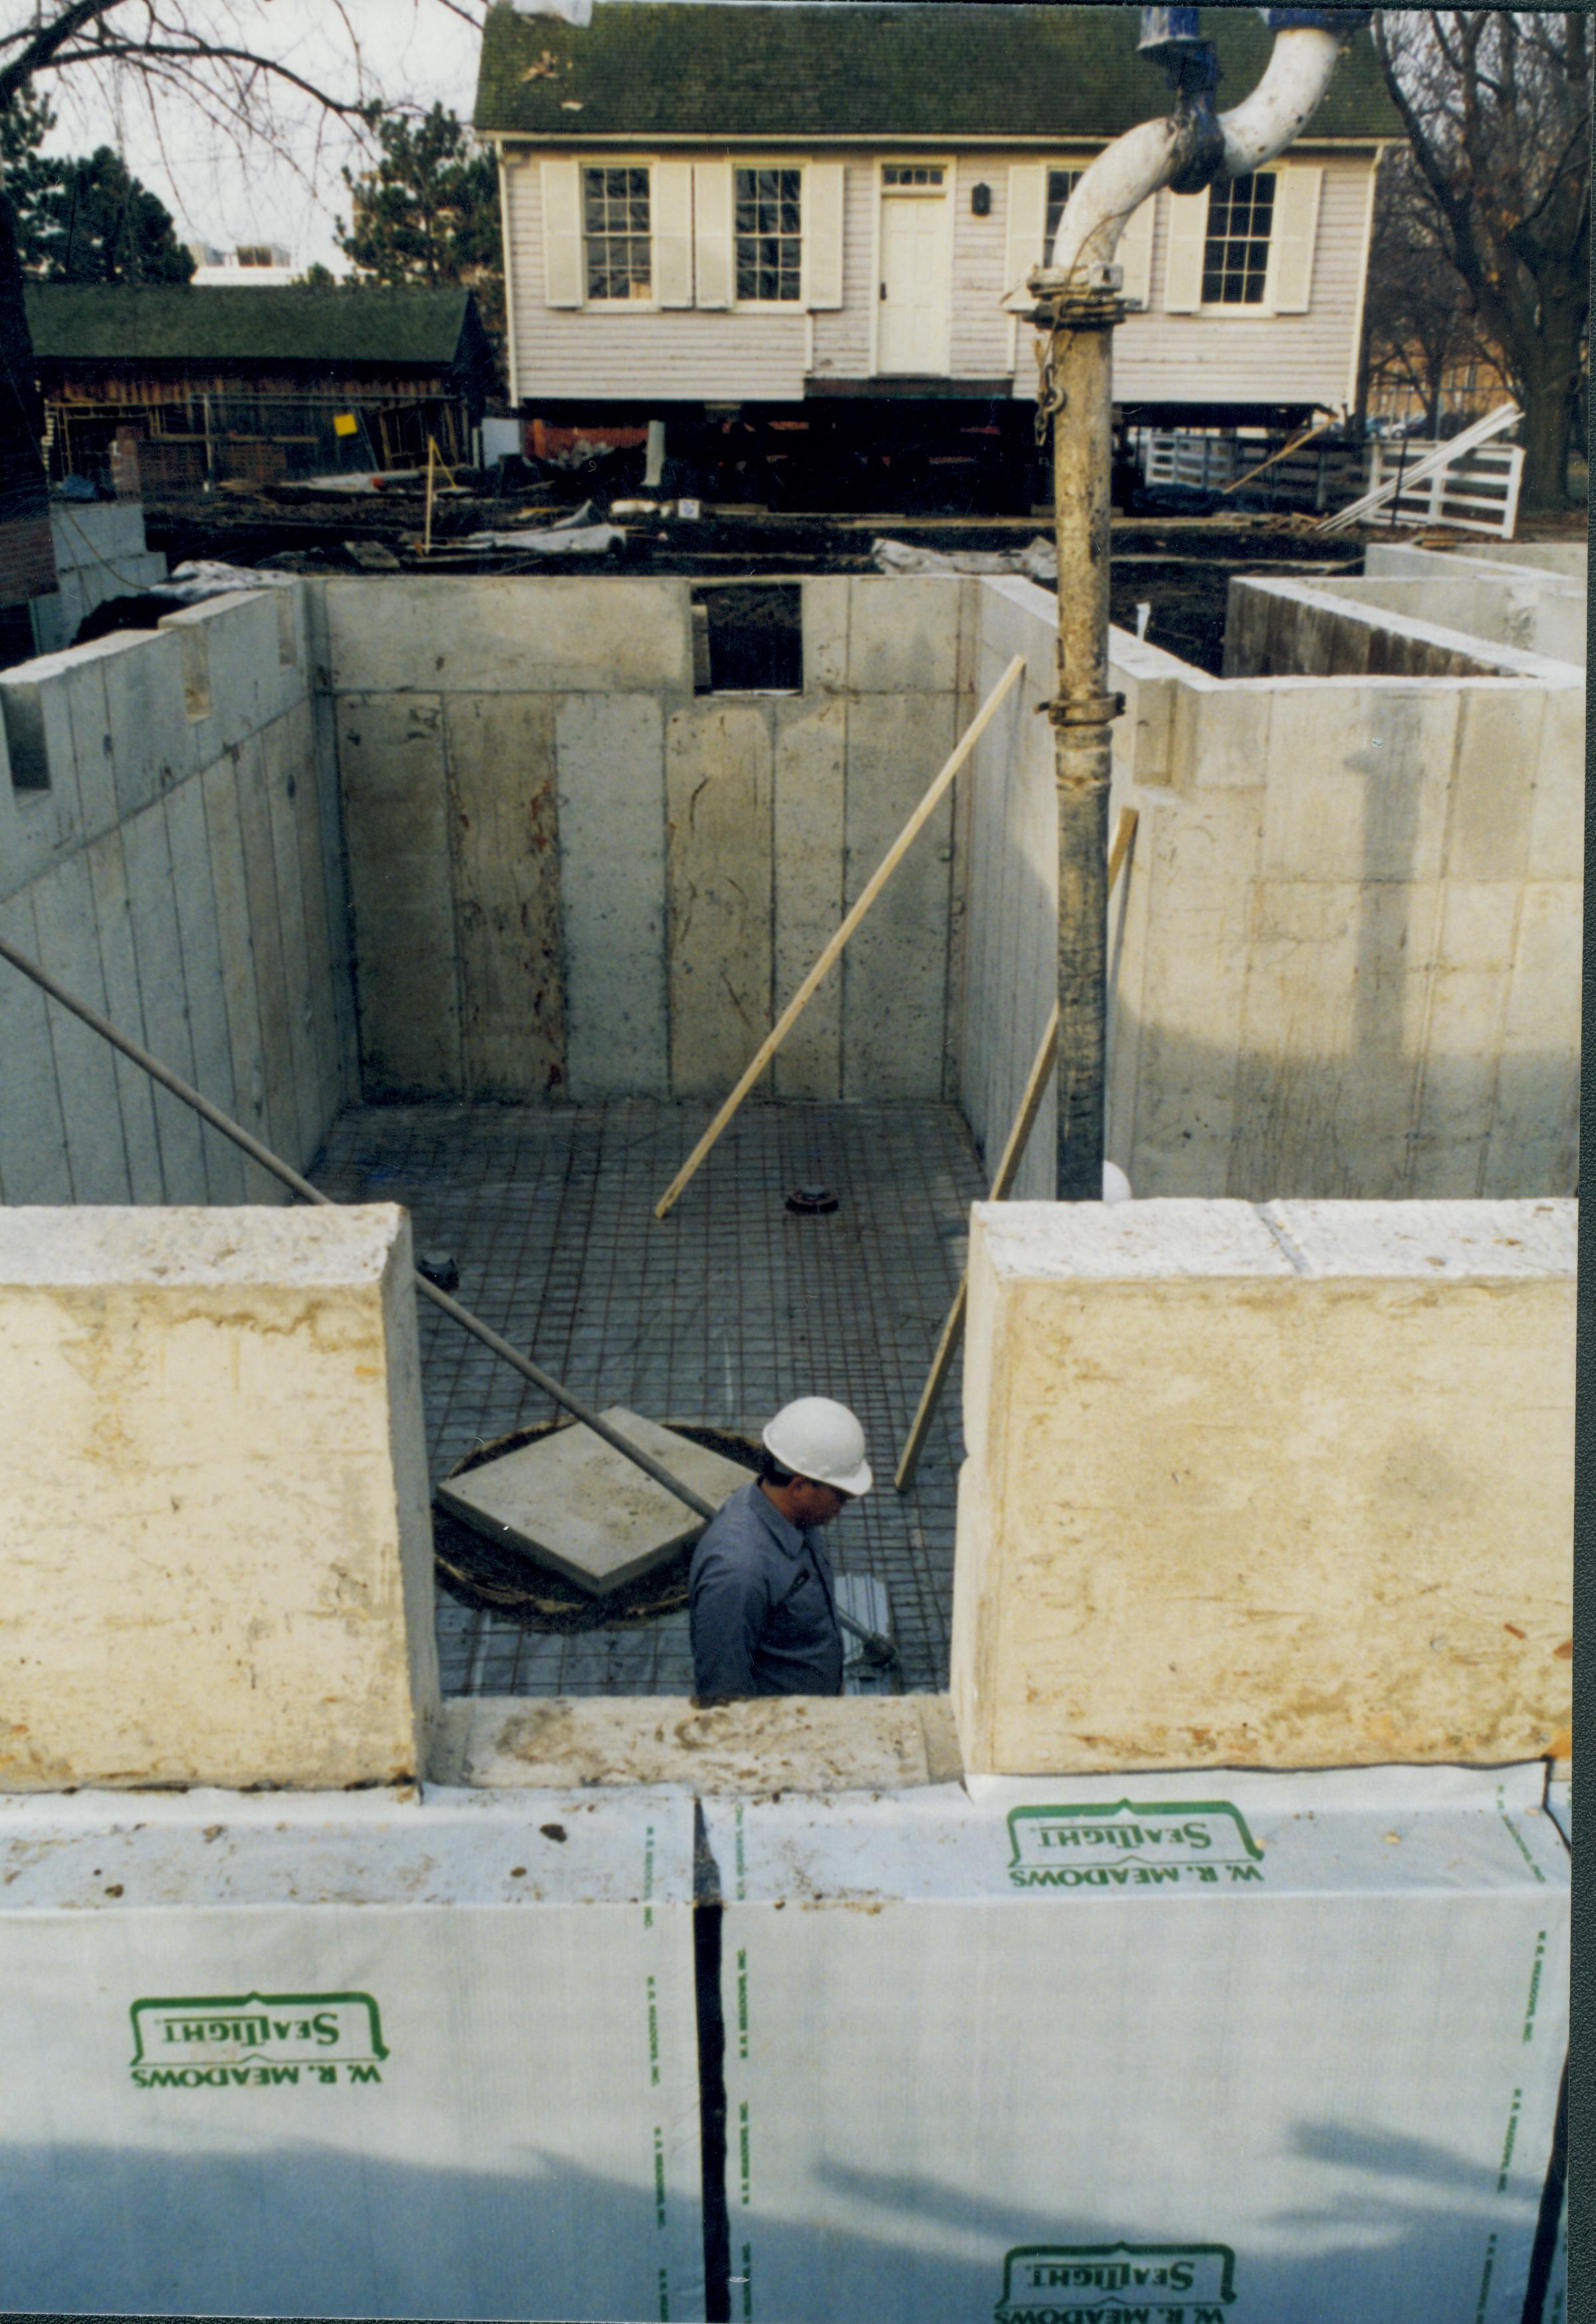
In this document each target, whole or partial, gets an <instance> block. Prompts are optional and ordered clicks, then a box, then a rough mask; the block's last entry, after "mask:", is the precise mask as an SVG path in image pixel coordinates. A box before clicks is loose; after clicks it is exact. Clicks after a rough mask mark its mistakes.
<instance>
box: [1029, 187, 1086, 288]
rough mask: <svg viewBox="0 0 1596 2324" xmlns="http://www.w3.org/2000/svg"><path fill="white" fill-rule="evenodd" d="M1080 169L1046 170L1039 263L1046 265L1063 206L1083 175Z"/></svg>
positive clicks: (1062, 214)
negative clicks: (1043, 223) (1045, 198)
mask: <svg viewBox="0 0 1596 2324" xmlns="http://www.w3.org/2000/svg"><path fill="white" fill-rule="evenodd" d="M1083 174H1084V173H1083V171H1080V170H1049V171H1048V172H1047V232H1046V233H1045V234H1044V235H1043V236H1042V256H1041V261H1040V263H1041V264H1042V265H1044V266H1045V265H1046V264H1047V261H1048V259H1049V257H1050V256H1051V255H1052V251H1053V237H1054V235H1056V233H1057V232H1058V221H1059V219H1060V218H1061V217H1063V216H1064V206H1065V204H1066V202H1067V201H1068V199H1069V198H1070V196H1071V195H1072V194H1073V193H1074V192H1075V188H1076V187H1077V186H1078V185H1079V184H1080V182H1081V179H1082V176H1083Z"/></svg>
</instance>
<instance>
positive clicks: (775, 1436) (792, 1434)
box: [763, 1396, 872, 1494]
mask: <svg viewBox="0 0 1596 2324" xmlns="http://www.w3.org/2000/svg"><path fill="white" fill-rule="evenodd" d="M763 1437H764V1444H765V1450H766V1451H767V1452H773V1453H774V1454H775V1456H776V1458H777V1460H778V1461H780V1463H781V1465H782V1467H783V1468H784V1469H790V1470H791V1471H792V1472H793V1475H794V1476H795V1477H808V1478H810V1479H811V1480H813V1481H814V1482H815V1483H816V1484H817V1485H831V1486H834V1487H835V1489H836V1490H837V1491H838V1492H839V1493H853V1494H858V1493H868V1492H869V1490H870V1488H871V1481H872V1480H871V1474H870V1462H868V1461H867V1460H866V1459H865V1457H864V1431H863V1428H861V1427H860V1425H859V1423H858V1422H857V1421H856V1420H855V1419H854V1417H853V1414H852V1413H851V1412H850V1411H849V1410H848V1407H847V1406H846V1405H845V1404H834V1403H833V1402H832V1400H831V1398H830V1397H828V1396H800V1397H798V1401H797V1402H796V1403H795V1404H784V1405H783V1406H782V1407H781V1409H780V1412H779V1413H778V1414H777V1415H776V1416H775V1418H774V1419H773V1420H771V1421H769V1422H767V1423H766V1425H765V1428H764V1430H763Z"/></svg>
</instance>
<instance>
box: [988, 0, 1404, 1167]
mask: <svg viewBox="0 0 1596 2324" xmlns="http://www.w3.org/2000/svg"><path fill="white" fill-rule="evenodd" d="M1263 13H1264V15H1265V17H1266V20H1267V22H1268V24H1269V26H1270V28H1271V30H1272V31H1273V32H1274V34H1275V41H1274V46H1273V49H1272V50H1271V51H1270V55H1269V61H1268V66H1267V67H1266V69H1265V70H1264V73H1263V76H1262V78H1261V79H1260V80H1259V84H1258V86H1257V88H1255V89H1254V90H1253V91H1252V93H1251V95H1250V97H1247V98H1245V99H1244V100H1243V102H1242V103H1241V105H1239V106H1236V107H1235V108H1234V110H1233V111H1232V112H1230V113H1226V114H1216V113H1215V111H1214V108H1213V87H1214V83H1215V80H1216V78H1217V67H1216V64H1215V60H1214V56H1213V50H1212V48H1211V47H1210V45H1209V44H1208V43H1207V42H1204V41H1203V40H1202V39H1201V37H1200V36H1199V34H1198V32H1197V17H1198V11H1197V10H1195V9H1194V8H1169V9H1147V10H1144V11H1143V28H1144V38H1143V42H1142V48H1143V51H1144V52H1145V53H1149V54H1152V55H1155V56H1161V57H1162V58H1163V60H1164V62H1165V64H1166V66H1167V68H1169V69H1170V71H1171V78H1172V79H1173V80H1174V81H1175V82H1176V86H1177V88H1178V89H1179V91H1180V95H1179V97H1178V99H1177V102H1176V106H1175V109H1174V111H1173V112H1172V113H1171V114H1170V115H1168V116H1167V118H1165V119H1163V120H1160V121H1148V122H1143V123H1141V124H1139V125H1138V126H1137V127H1136V128H1134V129H1130V130H1128V131H1127V132H1126V133H1125V134H1124V135H1123V136H1122V137H1120V138H1118V139H1116V140H1115V142H1114V143H1113V144H1112V145H1110V146H1109V147H1108V149H1107V150H1106V152H1102V153H1100V154H1099V155H1098V157H1097V159H1096V161H1093V163H1092V164H1091V166H1090V168H1088V169H1087V170H1086V171H1084V174H1083V175H1082V177H1081V178H1080V179H1079V180H1078V181H1077V183H1076V185H1075V189H1074V190H1073V192H1072V193H1071V195H1070V198H1069V199H1068V201H1067V202H1066V205H1065V209H1064V215H1063V217H1061V219H1060V220H1059V223H1058V226H1057V230H1056V233H1055V235H1054V237H1053V246H1052V250H1051V253H1050V262H1051V263H1049V264H1047V265H1046V266H1044V267H1042V268H1041V269H1040V270H1039V271H1038V272H1036V273H1034V274H1033V275H1032V276H1031V277H1030V279H1029V284H1028V288H1029V291H1030V293H1031V296H1032V299H1033V300H1035V302H1036V303H1035V306H1034V308H1033V309H1032V319H1033V321H1034V322H1035V323H1036V325H1037V327H1038V331H1039V332H1040V334H1041V337H1040V341H1039V346H1038V386H1037V407H1038V429H1039V430H1040V429H1045V428H1046V427H1047V424H1048V423H1049V422H1051V424H1052V430H1053V498H1054V509H1055V519H1054V522H1055V532H1056V541H1057V549H1058V644H1057V669H1058V678H1057V691H1056V695H1055V696H1054V698H1053V700H1052V701H1051V702H1050V703H1049V704H1048V705H1047V715H1048V718H1049V719H1050V721H1051V722H1052V724H1053V729H1054V761H1055V766H1054V780H1055V788H1056V796H1057V804H1058V1053H1057V1064H1056V1069H1055V1070H1056V1077H1057V1099H1058V1132H1057V1136H1058V1145H1057V1176H1056V1194H1057V1197H1058V1199H1059V1201H1060V1202H1096V1201H1099V1200H1100V1199H1101V1196H1102V1147H1103V1116H1104V1078H1105V1075H1104V1068H1105V1063H1106V1056H1107V1031H1108V1010H1107V950H1108V947H1107V935H1108V929H1107V916H1108V915H1107V907H1108V896H1107V887H1106V882H1105V880H1104V876H1103V866H1104V860H1105V857H1106V854H1107V842H1108V792H1109V772H1110V755H1111V752H1110V743H1111V730H1112V721H1113V720H1114V719H1115V718H1116V717H1117V716H1118V715H1119V714H1120V712H1121V710H1122V709H1123V708H1124V703H1123V701H1122V699H1121V697H1120V696H1118V695H1116V694H1115V693H1113V692H1112V690H1111V688H1110V685H1109V649H1108V613H1109V515H1110V512H1109V478H1110V469H1111V466H1112V397H1113V387H1112V353H1111V349H1112V339H1113V331H1114V326H1115V324H1116V323H1118V322H1119V320H1120V319H1121V315H1122V313H1123V311H1124V310H1123V309H1122V308H1121V304H1120V300H1119V296H1118V292H1119V285H1120V276H1119V271H1118V269H1117V268H1116V267H1115V266H1114V264H1113V254H1114V251H1115V249H1116V247H1117V245H1118V244H1119V240H1120V236H1121V234H1122V233H1123V231H1124V228H1125V225H1126V222H1127V221H1128V219H1129V218H1130V216H1131V213H1132V212H1133V211H1134V210H1136V209H1137V208H1139V206H1140V204H1141V203H1142V202H1144V201H1145V200H1146V199H1147V198H1148V196H1149V194H1152V193H1155V192H1157V190H1158V188H1159V187H1160V186H1168V187H1170V188H1171V189H1173V190H1174V191H1175V192H1176V193H1196V192H1199V191H1200V190H1201V189H1202V188H1203V187H1204V186H1207V185H1211V184H1213V182H1214V181H1215V180H1219V179H1224V178H1232V177H1238V176H1241V175H1242V174H1243V173H1245V172H1246V171H1251V170H1255V169H1259V168H1260V167H1261V166H1262V164H1263V163H1264V162H1266V161H1269V160H1270V159H1272V157H1273V156H1274V155H1275V154H1277V153H1278V152H1280V151H1281V150H1282V149H1283V148H1284V147H1285V146H1287V145H1288V144H1289V143H1291V141H1292V139H1293V138H1294V137H1295V136H1296V134H1297V132H1298V131H1299V130H1300V129H1301V128H1302V127H1303V125H1304V124H1305V122H1306V120H1307V119H1308V116H1309V115H1310V114H1311V113H1312V112H1313V110H1314V107H1315V106H1316V105H1317V104H1318V102H1319V100H1320V98H1321V97H1323V96H1324V92H1325V90H1326V88H1328V87H1329V85H1330V78H1331V75H1332V73H1333V70H1334V69H1335V61H1336V59H1337V57H1338V56H1339V55H1340V53H1341V48H1342V41H1343V39H1344V38H1345V36H1346V33H1347V32H1348V31H1349V30H1351V29H1352V27H1353V26H1354V25H1355V24H1356V23H1358V22H1359V21H1360V19H1361V17H1363V16H1364V15H1365V14H1366V12H1365V11H1361V10H1353V9H1341V10H1324V11H1321V10H1318V9H1279V10H1275V9H1267V10H1265V11H1264V12H1263ZM1305 18H1306V19H1307V20H1308V21H1306V22H1304V19H1305Z"/></svg>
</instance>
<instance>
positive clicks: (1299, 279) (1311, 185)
mask: <svg viewBox="0 0 1596 2324" xmlns="http://www.w3.org/2000/svg"><path fill="white" fill-rule="evenodd" d="M1323 184H1324V171H1323V170H1321V169H1317V168H1303V167H1301V166H1293V167H1292V168H1291V169H1288V170H1280V171H1278V176H1277V179H1276V185H1275V231H1274V235H1273V236H1272V238H1271V240H1270V244H1269V270H1270V272H1271V273H1272V275H1273V277H1274V286H1273V289H1272V291H1270V292H1268V293H1267V294H1266V297H1267V300H1268V305H1269V306H1271V307H1272V308H1273V309H1275V312H1276V313H1277V314H1278V315H1305V314H1306V313H1307V310H1308V295H1309V292H1310V291H1311V290H1312V288H1313V281H1314V239H1315V235H1316V234H1317V233H1318V230H1319V190H1320V188H1321V187H1322V185H1323Z"/></svg>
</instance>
